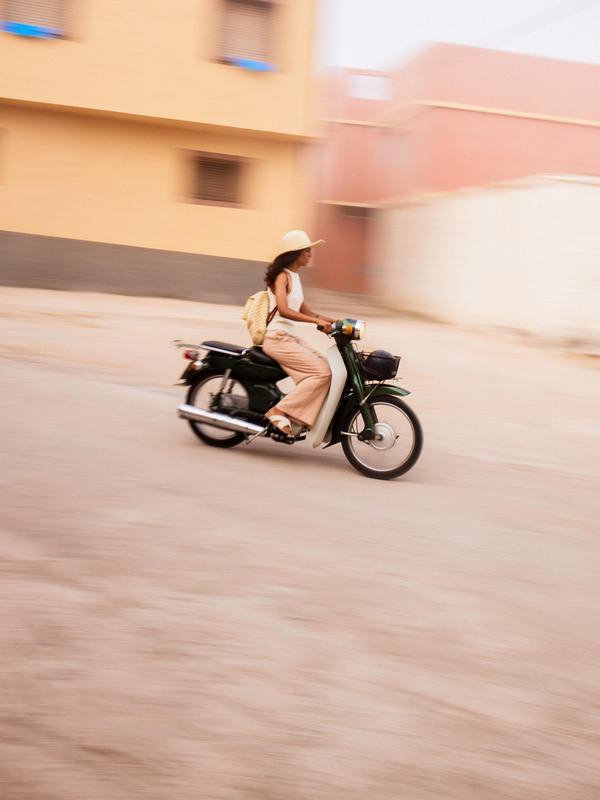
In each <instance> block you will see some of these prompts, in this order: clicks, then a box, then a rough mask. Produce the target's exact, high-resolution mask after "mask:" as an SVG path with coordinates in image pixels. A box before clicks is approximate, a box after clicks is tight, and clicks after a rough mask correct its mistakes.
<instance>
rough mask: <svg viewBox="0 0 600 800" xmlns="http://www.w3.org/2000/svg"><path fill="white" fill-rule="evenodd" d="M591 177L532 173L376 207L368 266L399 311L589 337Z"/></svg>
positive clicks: (598, 209)
mask: <svg viewBox="0 0 600 800" xmlns="http://www.w3.org/2000/svg"><path fill="white" fill-rule="evenodd" d="M599 218H600V181H599V180H598V179H593V178H590V179H585V178H575V177H574V178H568V177H565V178H560V177H555V178H532V179H529V180H523V181H515V182H511V183H507V184H504V185H502V184H499V185H496V186H490V187H487V188H485V189H478V190H472V191H465V192H463V193H456V194H451V195H446V196H438V197H429V198H427V197H424V198H422V199H421V200H413V201H411V202H407V203H406V204H404V205H401V206H397V207H388V208H387V209H385V210H383V211H380V212H377V223H376V229H375V236H374V238H373V241H374V243H375V244H374V249H373V252H372V253H371V262H372V263H373V264H377V265H378V267H379V269H380V278H379V286H378V292H379V294H380V295H381V296H382V297H385V298H386V303H387V304H388V305H389V306H391V307H393V308H396V309H398V310H400V311H402V310H406V311H412V312H419V313H423V314H428V315H433V316H435V317H438V318H440V319H442V320H446V321H450V322H453V323H458V324H465V325H477V326H479V325H482V326H489V327H502V328H509V329H517V330H520V331H525V332H527V333H529V334H532V335H535V336H541V337H547V338H548V339H553V340H557V341H573V340H574V341H582V342H588V343H593V344H594V346H595V348H596V349H597V351H598V352H600V282H599V281H598V263H599V257H600V229H599V228H598V224H597V220H598V219H599Z"/></svg>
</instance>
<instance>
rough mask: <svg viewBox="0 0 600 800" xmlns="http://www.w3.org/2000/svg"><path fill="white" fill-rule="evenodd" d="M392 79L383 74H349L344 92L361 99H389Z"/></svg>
mask: <svg viewBox="0 0 600 800" xmlns="http://www.w3.org/2000/svg"><path fill="white" fill-rule="evenodd" d="M392 89H393V84H392V79H391V78H390V77H387V76H384V75H356V74H353V75H349V76H348V85H347V89H346V94H347V95H348V97H359V98H361V99H363V100H391V98H392Z"/></svg>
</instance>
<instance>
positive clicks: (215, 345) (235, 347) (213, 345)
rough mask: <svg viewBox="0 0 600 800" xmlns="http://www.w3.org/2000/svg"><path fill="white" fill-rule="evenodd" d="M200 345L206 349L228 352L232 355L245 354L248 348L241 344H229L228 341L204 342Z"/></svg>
mask: <svg viewBox="0 0 600 800" xmlns="http://www.w3.org/2000/svg"><path fill="white" fill-rule="evenodd" d="M200 347H204V348H205V350H215V351H216V352H217V353H227V354H228V355H232V356H243V355H244V354H245V353H246V352H247V350H248V348H247V347H240V345H239V344H227V342H202V344H201V345H200Z"/></svg>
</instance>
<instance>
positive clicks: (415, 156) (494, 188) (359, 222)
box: [316, 44, 600, 341]
mask: <svg viewBox="0 0 600 800" xmlns="http://www.w3.org/2000/svg"><path fill="white" fill-rule="evenodd" d="M599 89H600V67H598V66H592V65H585V64H577V63H570V62H564V61H554V60H550V59H544V58H537V57H533V56H525V55H517V54H514V53H504V52H498V51H492V50H482V49H477V48H471V47H461V46H456V45H447V44H443V45H442V44H438V45H433V46H431V47H429V48H428V49H426V50H425V51H424V52H422V53H421V54H420V56H418V57H417V58H415V59H414V60H413V61H411V62H409V63H408V64H406V65H405V66H403V67H402V68H400V69H399V70H397V71H395V72H366V73H364V72H359V71H356V70H349V71H340V72H338V73H336V74H334V75H333V76H331V77H330V78H329V79H328V81H327V83H326V86H325V91H324V103H323V112H322V117H323V120H324V130H323V139H322V143H321V145H320V147H319V156H318V160H319V163H320V165H321V166H320V168H319V169H318V170H317V172H318V175H319V184H318V199H319V206H318V230H319V235H320V236H323V237H324V238H325V239H326V240H327V241H328V244H330V245H331V247H328V253H327V255H328V259H327V260H326V261H325V260H324V261H322V262H319V263H318V265H317V270H318V274H317V276H316V280H317V282H318V284H319V285H320V286H323V287H325V288H330V289H343V290H345V291H350V292H367V293H369V294H372V295H375V296H377V297H380V298H381V299H382V300H383V301H384V302H385V304H386V305H387V306H388V307H390V308H396V309H399V310H404V311H406V310H410V311H413V312H417V313H422V314H425V315H429V316H432V317H435V318H438V319H444V320H447V321H451V322H458V323H466V324H472V323H474V324H485V325H491V326H499V327H509V328H518V329H520V330H523V331H527V332H530V333H534V334H541V335H544V336H549V337H558V338H561V339H565V338H566V339H573V340H577V339H579V338H585V339H589V338H590V337H591V336H592V337H594V338H595V339H596V340H597V341H600V281H599V275H600V227H599V226H598V224H597V220H598V218H599V217H598V214H599V212H600V92H599Z"/></svg>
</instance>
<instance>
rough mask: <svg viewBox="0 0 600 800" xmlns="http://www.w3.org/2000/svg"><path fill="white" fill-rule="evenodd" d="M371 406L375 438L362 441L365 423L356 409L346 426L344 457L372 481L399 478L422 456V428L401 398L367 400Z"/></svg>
mask: <svg viewBox="0 0 600 800" xmlns="http://www.w3.org/2000/svg"><path fill="white" fill-rule="evenodd" d="M367 405H368V406H369V408H370V410H371V414H372V415H373V419H374V420H375V438H374V439H365V440H364V441H361V440H360V439H359V438H358V437H359V434H360V433H361V432H362V431H363V430H364V427H365V423H364V420H363V418H362V415H361V413H360V409H359V408H358V407H357V406H355V407H354V408H353V409H352V410H351V411H350V413H349V414H348V416H347V417H346V419H345V420H344V422H343V424H342V430H341V433H342V448H343V450H344V455H345V456H346V458H347V459H348V461H349V462H350V463H351V464H352V466H353V467H354V468H355V469H357V470H358V471H359V472H362V473H363V474H364V475H368V476H369V477H370V478H379V479H381V480H389V479H390V478H397V477H398V475H403V474H404V473H405V472H408V470H409V469H411V467H414V465H415V464H416V462H417V459H418V458H419V456H420V455H421V450H422V448H423V432H422V430H421V424H420V422H419V420H418V419H417V415H416V414H415V413H414V411H413V410H412V409H411V408H409V407H408V406H407V405H406V404H405V403H403V402H402V400H400V399H399V398H397V397H388V396H386V397H375V398H372V399H370V400H367Z"/></svg>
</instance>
